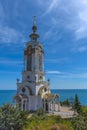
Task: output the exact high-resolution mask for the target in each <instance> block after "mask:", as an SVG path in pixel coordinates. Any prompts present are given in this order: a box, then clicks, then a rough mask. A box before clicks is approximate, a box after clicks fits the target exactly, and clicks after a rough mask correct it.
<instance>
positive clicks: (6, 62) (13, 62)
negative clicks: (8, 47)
mask: <svg viewBox="0 0 87 130" xmlns="http://www.w3.org/2000/svg"><path fill="white" fill-rule="evenodd" d="M0 64H3V65H10V66H13V65H16V66H18V65H23V61H17V60H9V59H0Z"/></svg>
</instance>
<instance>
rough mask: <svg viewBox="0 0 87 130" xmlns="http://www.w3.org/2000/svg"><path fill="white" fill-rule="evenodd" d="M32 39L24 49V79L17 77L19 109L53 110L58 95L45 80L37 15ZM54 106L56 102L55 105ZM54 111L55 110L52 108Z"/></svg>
mask: <svg viewBox="0 0 87 130" xmlns="http://www.w3.org/2000/svg"><path fill="white" fill-rule="evenodd" d="M29 37H30V41H29V42H27V44H26V48H25V49H24V70H23V72H22V81H20V80H19V79H17V93H16V95H15V96H14V100H16V104H17V105H18V107H19V110H29V111H37V110H38V109H40V108H43V110H44V111H46V112H48V111H50V110H51V107H50V106H51V105H52V103H53V100H54V99H55V98H56V97H57V96H55V95H54V97H53V95H52V94H51V91H50V88H49V85H50V83H49V81H48V82H46V80H45V73H44V69H43V62H44V51H43V46H42V43H40V42H39V41H38V39H39V35H38V34H37V26H36V17H35V16H34V21H33V26H32V33H31V34H30V35H29ZM52 108H54V104H53V107H52ZM52 111H53V110H52Z"/></svg>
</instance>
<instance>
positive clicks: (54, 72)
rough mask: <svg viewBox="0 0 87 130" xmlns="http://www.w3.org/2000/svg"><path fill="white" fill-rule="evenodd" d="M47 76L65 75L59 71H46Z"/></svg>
mask: <svg viewBox="0 0 87 130" xmlns="http://www.w3.org/2000/svg"><path fill="white" fill-rule="evenodd" d="M46 73H47V74H54V75H55V74H63V73H62V72H60V71H58V70H52V71H46Z"/></svg>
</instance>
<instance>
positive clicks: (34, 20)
mask: <svg viewBox="0 0 87 130" xmlns="http://www.w3.org/2000/svg"><path fill="white" fill-rule="evenodd" d="M34 26H36V16H34Z"/></svg>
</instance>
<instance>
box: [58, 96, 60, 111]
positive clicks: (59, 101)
mask: <svg viewBox="0 0 87 130" xmlns="http://www.w3.org/2000/svg"><path fill="white" fill-rule="evenodd" d="M58 112H60V98H58Z"/></svg>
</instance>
